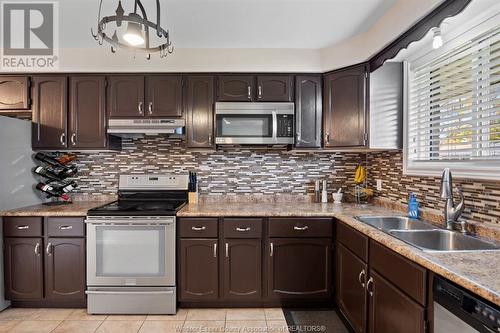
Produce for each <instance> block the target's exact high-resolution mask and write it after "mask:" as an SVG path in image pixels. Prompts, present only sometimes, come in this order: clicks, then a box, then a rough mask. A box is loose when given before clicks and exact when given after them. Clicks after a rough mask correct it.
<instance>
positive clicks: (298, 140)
mask: <svg viewBox="0 0 500 333" xmlns="http://www.w3.org/2000/svg"><path fill="white" fill-rule="evenodd" d="M296 136H297V142H300V140H301V137H300V133H297V134H296Z"/></svg>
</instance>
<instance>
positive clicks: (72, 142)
mask: <svg viewBox="0 0 500 333" xmlns="http://www.w3.org/2000/svg"><path fill="white" fill-rule="evenodd" d="M71 144H72V145H73V146H76V133H73V134H71Z"/></svg>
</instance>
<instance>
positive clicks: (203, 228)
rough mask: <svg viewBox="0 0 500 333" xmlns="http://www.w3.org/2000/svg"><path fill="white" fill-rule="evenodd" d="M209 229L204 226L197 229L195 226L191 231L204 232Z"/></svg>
mask: <svg viewBox="0 0 500 333" xmlns="http://www.w3.org/2000/svg"><path fill="white" fill-rule="evenodd" d="M206 228H207V227H205V226H202V227H195V226H192V227H191V230H194V231H203V230H205V229H206Z"/></svg>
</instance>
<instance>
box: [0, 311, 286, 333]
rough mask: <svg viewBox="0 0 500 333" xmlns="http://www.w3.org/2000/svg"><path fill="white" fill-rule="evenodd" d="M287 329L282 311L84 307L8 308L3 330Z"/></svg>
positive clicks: (193, 332) (179, 332) (276, 332)
mask: <svg viewBox="0 0 500 333" xmlns="http://www.w3.org/2000/svg"><path fill="white" fill-rule="evenodd" d="M4 332H12V333H49V332H53V333H94V332H95V333H129V332H130V333H197V332H200V333H201V332H203V333H217V332H227V333H288V329H287V324H286V321H285V317H284V315H283V311H282V310H281V309H280V308H273V309H179V310H178V312H177V314H176V315H172V316H168V315H150V316H122V315H109V316H104V315H102V316H101V315H88V314H87V312H86V310H85V309H21V308H14V309H6V310H4V311H2V312H0V333H4Z"/></svg>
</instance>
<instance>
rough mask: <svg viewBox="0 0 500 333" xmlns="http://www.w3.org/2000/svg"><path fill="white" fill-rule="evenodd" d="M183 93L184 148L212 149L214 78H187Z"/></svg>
mask: <svg viewBox="0 0 500 333" xmlns="http://www.w3.org/2000/svg"><path fill="white" fill-rule="evenodd" d="M184 89H185V92H184V99H185V101H184V105H185V111H186V146H187V147H188V148H213V147H214V143H215V140H214V78H213V77H212V76H188V77H187V78H186V84H185V87H184Z"/></svg>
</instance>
